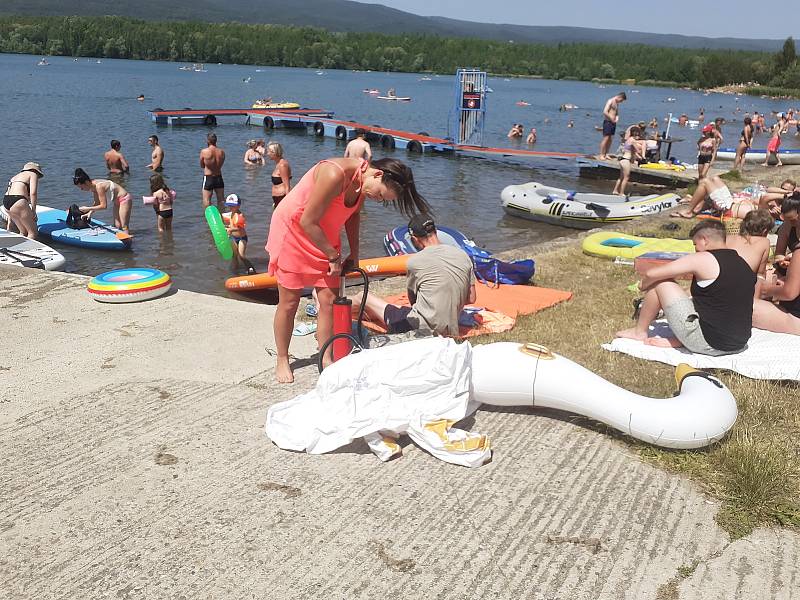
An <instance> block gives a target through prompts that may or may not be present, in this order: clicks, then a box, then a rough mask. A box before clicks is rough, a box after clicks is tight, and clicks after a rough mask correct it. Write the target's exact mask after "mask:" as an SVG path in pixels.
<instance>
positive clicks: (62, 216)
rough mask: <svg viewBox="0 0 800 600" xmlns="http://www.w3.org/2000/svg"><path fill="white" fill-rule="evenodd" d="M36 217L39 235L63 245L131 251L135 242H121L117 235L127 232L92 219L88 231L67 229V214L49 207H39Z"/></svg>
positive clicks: (128, 240) (129, 239)
mask: <svg viewBox="0 0 800 600" xmlns="http://www.w3.org/2000/svg"><path fill="white" fill-rule="evenodd" d="M4 212H5V211H4ZM3 217H4V218H5V214H3ZM36 217H37V219H38V221H37V228H38V230H39V233H40V234H41V235H46V236H48V237H50V238H51V239H52V240H53V241H54V242H59V243H61V244H69V245H70V246H78V247H80V248H94V249H95V250H129V249H130V247H131V242H132V241H133V239H132V238H128V239H125V240H120V239H119V238H117V234H118V233H125V232H123V231H121V230H119V229H117V228H116V227H112V226H110V225H106V224H105V223H103V222H102V221H98V220H96V219H92V221H91V227H87V228H86V229H72V228H70V227H67V212H66V211H64V210H58V209H57V208H51V207H49V206H42V205H38V206H37V207H36Z"/></svg>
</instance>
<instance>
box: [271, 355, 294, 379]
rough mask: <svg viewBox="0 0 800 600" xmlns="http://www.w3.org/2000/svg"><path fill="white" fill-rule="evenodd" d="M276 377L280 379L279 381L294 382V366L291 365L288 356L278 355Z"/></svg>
mask: <svg viewBox="0 0 800 600" xmlns="http://www.w3.org/2000/svg"><path fill="white" fill-rule="evenodd" d="M275 379H277V380H278V383H294V373H292V367H290V366H289V357H288V356H279V357H278V362H277V364H276V365H275Z"/></svg>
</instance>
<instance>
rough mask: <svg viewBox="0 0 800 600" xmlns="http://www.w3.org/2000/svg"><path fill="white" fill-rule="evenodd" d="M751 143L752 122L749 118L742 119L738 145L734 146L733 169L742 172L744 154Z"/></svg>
mask: <svg viewBox="0 0 800 600" xmlns="http://www.w3.org/2000/svg"><path fill="white" fill-rule="evenodd" d="M752 143H753V120H752V119H751V118H750V117H745V118H744V127H742V133H741V135H740V136H739V145H738V146H736V158H735V159H734V160H733V168H734V169H739V171H742V170H744V159H745V154H747V151H748V150H749V149H750V145H751V144H752Z"/></svg>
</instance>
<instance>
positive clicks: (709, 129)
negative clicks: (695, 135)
mask: <svg viewBox="0 0 800 600" xmlns="http://www.w3.org/2000/svg"><path fill="white" fill-rule="evenodd" d="M711 131H714V126H713V125H706V126H705V127H703V133H709V132H711Z"/></svg>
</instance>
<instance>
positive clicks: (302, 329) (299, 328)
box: [292, 323, 317, 336]
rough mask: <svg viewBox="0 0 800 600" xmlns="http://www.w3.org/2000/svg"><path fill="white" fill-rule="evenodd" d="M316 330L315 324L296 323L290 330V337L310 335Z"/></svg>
mask: <svg viewBox="0 0 800 600" xmlns="http://www.w3.org/2000/svg"><path fill="white" fill-rule="evenodd" d="M316 330H317V324H316V323H298V324H297V325H295V327H294V329H292V335H298V336H300V335H310V334H312V333H314V332H315V331H316Z"/></svg>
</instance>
